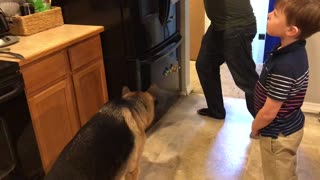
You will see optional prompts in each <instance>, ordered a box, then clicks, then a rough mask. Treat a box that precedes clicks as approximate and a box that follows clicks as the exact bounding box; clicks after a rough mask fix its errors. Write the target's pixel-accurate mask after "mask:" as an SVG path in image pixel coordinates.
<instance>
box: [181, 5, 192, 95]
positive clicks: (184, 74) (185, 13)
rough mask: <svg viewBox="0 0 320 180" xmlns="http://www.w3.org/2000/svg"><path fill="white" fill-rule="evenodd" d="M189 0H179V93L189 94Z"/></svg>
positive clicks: (190, 88)
mask: <svg viewBox="0 0 320 180" xmlns="http://www.w3.org/2000/svg"><path fill="white" fill-rule="evenodd" d="M189 9H190V8H189V0H180V21H181V23H180V33H181V35H182V37H183V40H182V43H181V46H180V54H181V81H182V82H181V91H182V92H181V93H182V94H184V95H188V94H190V92H191V90H192V87H191V83H190V16H189V14H190V12H189Z"/></svg>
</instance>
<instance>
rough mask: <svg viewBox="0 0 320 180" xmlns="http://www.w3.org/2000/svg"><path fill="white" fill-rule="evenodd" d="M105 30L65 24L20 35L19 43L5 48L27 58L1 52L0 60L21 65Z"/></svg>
mask: <svg viewBox="0 0 320 180" xmlns="http://www.w3.org/2000/svg"><path fill="white" fill-rule="evenodd" d="M103 30H104V27H103V26H88V25H72V24H64V25H62V26H59V27H56V28H53V29H49V30H46V31H43V32H39V33H37V34H33V35H30V36H19V39H20V40H19V42H18V43H16V44H13V45H10V46H7V47H4V48H10V52H14V53H19V54H21V55H23V56H24V57H25V59H24V60H19V59H16V58H12V56H8V55H6V54H0V60H2V61H13V62H18V63H19V65H20V67H21V66H24V65H26V64H29V63H31V62H32V61H34V60H36V59H38V58H41V57H43V56H46V55H49V54H51V53H53V52H56V51H58V50H61V49H63V48H66V47H68V46H70V45H72V44H74V43H77V42H80V41H82V40H84V39H86V38H88V37H91V36H94V35H97V34H99V33H101V32H103Z"/></svg>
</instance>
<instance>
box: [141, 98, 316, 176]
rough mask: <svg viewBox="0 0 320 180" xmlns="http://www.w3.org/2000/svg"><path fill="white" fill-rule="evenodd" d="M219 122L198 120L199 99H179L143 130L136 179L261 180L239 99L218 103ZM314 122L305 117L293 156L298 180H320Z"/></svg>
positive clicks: (247, 119) (313, 118)
mask: <svg viewBox="0 0 320 180" xmlns="http://www.w3.org/2000/svg"><path fill="white" fill-rule="evenodd" d="M224 101H225V108H226V110H227V115H226V118H225V120H224V121H221V120H215V119H213V118H208V117H203V116H199V115H197V114H196V110H197V109H198V108H201V107H205V106H206V103H205V99H204V96H203V95H202V94H191V95H189V96H184V97H182V98H180V99H179V100H178V102H177V103H176V104H175V105H174V106H173V107H172V108H171V109H170V110H169V111H168V113H167V114H166V115H165V116H164V117H163V118H162V119H161V120H160V121H159V122H157V124H155V126H153V127H152V128H151V130H150V131H148V140H147V142H146V145H145V150H144V152H143V157H142V161H141V168H142V169H141V174H140V179H141V180H238V179H241V180H242V179H243V180H261V179H263V177H262V170H261V159H260V150H259V144H258V141H259V140H255V139H250V138H249V133H250V127H251V122H252V117H251V116H250V114H249V113H248V112H247V111H246V105H245V100H244V99H237V98H227V97H225V98H224ZM319 139H320V123H319V121H318V116H317V115H314V114H306V125H305V134H304V138H303V141H302V144H301V146H300V148H299V151H298V168H297V173H298V176H299V179H301V180H319V179H320V140H319Z"/></svg>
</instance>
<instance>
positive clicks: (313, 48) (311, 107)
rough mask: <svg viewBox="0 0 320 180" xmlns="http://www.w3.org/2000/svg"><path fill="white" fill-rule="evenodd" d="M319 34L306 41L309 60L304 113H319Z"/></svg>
mask: <svg viewBox="0 0 320 180" xmlns="http://www.w3.org/2000/svg"><path fill="white" fill-rule="evenodd" d="M319 46H320V33H317V34H315V35H313V36H311V37H310V38H308V39H307V45H306V49H307V53H308V59H309V71H310V74H309V87H308V90H307V95H306V98H305V103H304V104H303V109H304V111H308V112H317V113H319V112H320V71H319V68H320V51H319Z"/></svg>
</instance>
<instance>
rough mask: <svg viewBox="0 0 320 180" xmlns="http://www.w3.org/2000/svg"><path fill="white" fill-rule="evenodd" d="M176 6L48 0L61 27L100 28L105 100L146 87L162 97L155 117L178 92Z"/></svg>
mask: <svg viewBox="0 0 320 180" xmlns="http://www.w3.org/2000/svg"><path fill="white" fill-rule="evenodd" d="M178 4H179V2H178V3H172V0H78V1H74V0H52V5H54V6H60V7H61V8H62V13H63V18H64V22H65V23H67V24H84V25H102V26H104V27H105V31H104V32H103V33H102V34H101V40H102V48H103V56H104V61H105V62H104V64H105V71H106V79H107V85H108V94H109V98H110V99H113V98H118V97H120V96H121V89H122V87H123V86H128V87H129V88H130V89H131V90H142V91H144V90H146V89H147V88H148V87H149V86H150V84H151V83H155V84H157V85H158V86H159V88H160V89H161V92H162V94H161V95H160V97H161V98H165V99H160V100H159V103H160V104H159V105H158V106H157V109H156V115H157V117H160V116H161V115H162V114H163V113H164V112H165V111H166V109H168V108H169V107H170V105H171V104H172V103H173V102H174V101H175V100H176V99H177V98H176V97H178V95H179V93H180V79H181V78H180V73H179V67H180V61H179V55H178V51H177V48H178V47H179V45H180V43H181V39H182V37H181V35H180V34H179V31H178V26H177V25H178V22H177V20H178V19H179V18H178V8H177V6H178Z"/></svg>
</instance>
